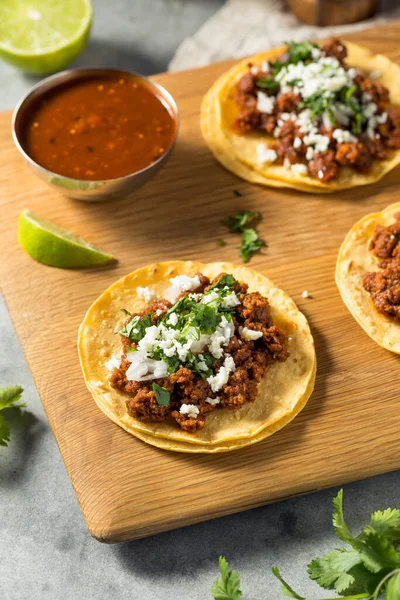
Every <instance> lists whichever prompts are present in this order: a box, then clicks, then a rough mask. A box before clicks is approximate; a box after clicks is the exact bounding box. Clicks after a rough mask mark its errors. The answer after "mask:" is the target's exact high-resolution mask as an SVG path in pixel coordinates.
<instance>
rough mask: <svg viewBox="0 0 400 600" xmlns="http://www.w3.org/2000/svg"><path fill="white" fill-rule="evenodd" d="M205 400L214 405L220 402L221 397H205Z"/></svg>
mask: <svg viewBox="0 0 400 600" xmlns="http://www.w3.org/2000/svg"><path fill="white" fill-rule="evenodd" d="M206 402H207V403H208V404H211V406H215V405H216V404H219V403H220V402H221V398H219V397H218V396H217V397H216V398H206Z"/></svg>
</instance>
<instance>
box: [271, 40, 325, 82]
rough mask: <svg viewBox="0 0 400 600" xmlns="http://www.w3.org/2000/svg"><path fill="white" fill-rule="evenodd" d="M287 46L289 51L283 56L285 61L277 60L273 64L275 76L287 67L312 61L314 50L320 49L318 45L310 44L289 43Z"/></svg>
mask: <svg viewBox="0 0 400 600" xmlns="http://www.w3.org/2000/svg"><path fill="white" fill-rule="evenodd" d="M287 45H288V49H287V51H286V53H285V54H284V55H283V58H284V60H276V61H274V62H272V63H271V68H272V74H273V75H277V74H278V73H279V71H280V70H281V69H283V67H286V66H287V65H290V64H292V65H297V63H299V62H307V61H308V60H311V59H312V50H313V48H318V44H312V43H310V42H287Z"/></svg>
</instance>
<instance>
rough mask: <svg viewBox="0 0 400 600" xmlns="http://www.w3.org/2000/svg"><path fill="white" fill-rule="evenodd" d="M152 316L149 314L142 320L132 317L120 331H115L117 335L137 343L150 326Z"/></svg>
mask: <svg viewBox="0 0 400 600" xmlns="http://www.w3.org/2000/svg"><path fill="white" fill-rule="evenodd" d="M153 314H154V313H152V312H151V313H149V314H148V315H145V316H144V317H142V318H140V317H138V316H136V317H133V319H131V320H130V321H129V323H127V324H126V325H124V326H123V327H122V329H120V330H119V331H117V333H120V334H121V335H124V336H125V337H127V338H129V339H130V340H132V341H133V342H136V343H137V342H139V341H140V340H141V339H142V337H144V335H145V333H146V329H147V328H148V327H150V326H151V321H152V318H153Z"/></svg>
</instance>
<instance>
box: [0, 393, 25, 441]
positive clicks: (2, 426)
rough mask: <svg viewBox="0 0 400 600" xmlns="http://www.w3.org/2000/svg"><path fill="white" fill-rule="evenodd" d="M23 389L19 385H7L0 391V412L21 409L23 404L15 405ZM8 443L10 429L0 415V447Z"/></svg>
mask: <svg viewBox="0 0 400 600" xmlns="http://www.w3.org/2000/svg"><path fill="white" fill-rule="evenodd" d="M23 391H24V390H23V388H22V387H21V386H20V385H9V386H8V387H5V388H2V389H0V410H3V409H5V408H23V407H24V406H26V404H25V402H20V403H19V404H16V403H17V402H18V401H19V400H20V398H21V395H22V392H23ZM9 441H10V428H9V426H8V423H7V421H6V420H5V418H4V416H3V415H0V446H7V445H8V442H9Z"/></svg>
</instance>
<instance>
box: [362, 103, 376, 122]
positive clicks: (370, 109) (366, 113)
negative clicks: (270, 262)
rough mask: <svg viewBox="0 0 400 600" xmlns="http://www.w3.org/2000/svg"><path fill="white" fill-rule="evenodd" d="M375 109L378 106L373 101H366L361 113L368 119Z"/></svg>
mask: <svg viewBox="0 0 400 600" xmlns="http://www.w3.org/2000/svg"><path fill="white" fill-rule="evenodd" d="M377 110H378V107H377V105H376V104H375V102H368V104H366V105H365V106H363V115H364V117H366V118H367V119H370V118H371V117H372V116H373V115H374V114H375V113H376V111H377Z"/></svg>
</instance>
